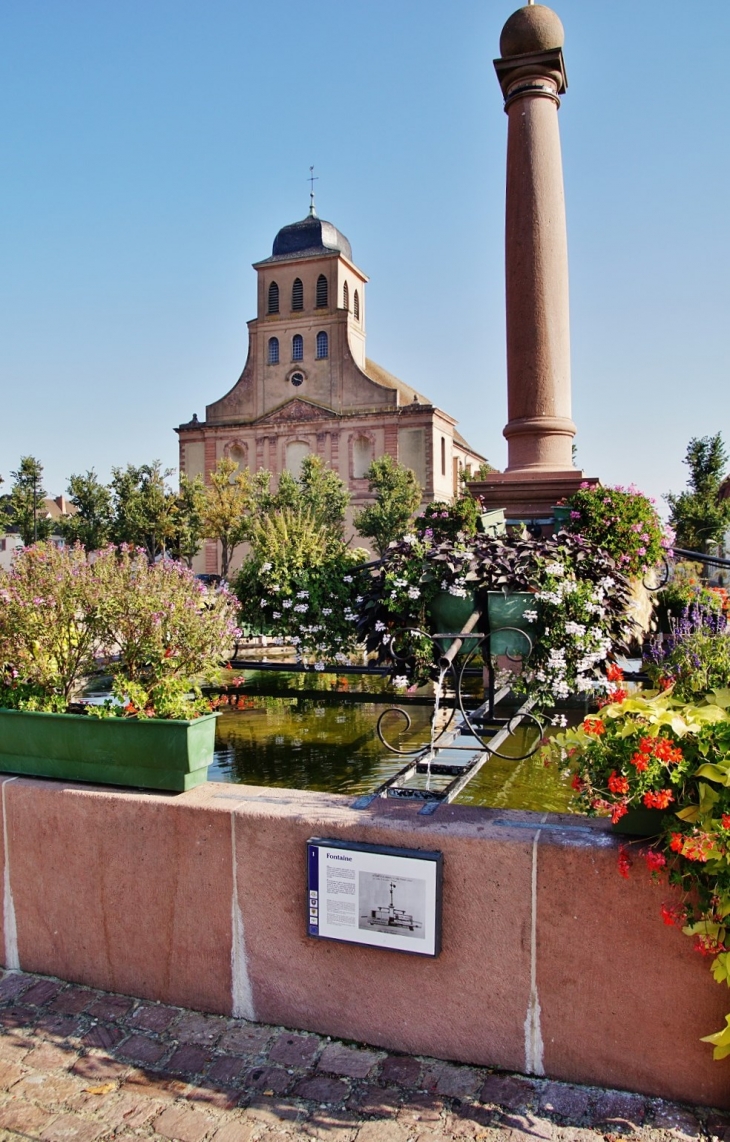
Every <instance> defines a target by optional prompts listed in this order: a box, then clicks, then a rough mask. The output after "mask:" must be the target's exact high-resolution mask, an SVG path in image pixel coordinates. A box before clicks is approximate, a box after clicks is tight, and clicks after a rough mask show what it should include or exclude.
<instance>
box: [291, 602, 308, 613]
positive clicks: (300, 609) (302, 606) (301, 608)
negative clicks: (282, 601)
mask: <svg viewBox="0 0 730 1142" xmlns="http://www.w3.org/2000/svg"><path fill="white" fill-rule="evenodd" d="M294 610H295V611H298V612H299V614H300V615H305V614H306V613H307V611H308V610H309V605H308V604H307V603H297V605H296V606H295V608H294Z"/></svg>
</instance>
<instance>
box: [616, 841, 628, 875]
mask: <svg viewBox="0 0 730 1142" xmlns="http://www.w3.org/2000/svg"><path fill="white" fill-rule="evenodd" d="M630 870H631V861H630V860H629V858H628V855H627V853H626V849H625V848H624V847H623V845H622V846H621V848H620V849H619V850H618V873H619V876H622V877H623V878H624V880H628V879H629V872H630Z"/></svg>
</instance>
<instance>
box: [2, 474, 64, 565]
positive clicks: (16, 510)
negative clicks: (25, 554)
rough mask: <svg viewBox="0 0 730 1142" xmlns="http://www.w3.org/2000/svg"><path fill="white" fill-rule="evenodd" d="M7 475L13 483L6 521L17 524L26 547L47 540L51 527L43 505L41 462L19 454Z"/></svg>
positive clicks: (44, 497) (44, 493)
mask: <svg viewBox="0 0 730 1142" xmlns="http://www.w3.org/2000/svg"><path fill="white" fill-rule="evenodd" d="M10 475H11V477H12V480H13V483H12V485H11V488H10V496H9V499H8V501H7V504H8V506H7V518H8V522H9V523H10V525H11V526H14V527H17V529H18V531H19V532H20V538H21V539H22V541H23V543H24V545H25V546H26V547H29V546H30V544H31V543H36V542H37V541H38V540H40V539H47V538H48V536H49V535H50V534H51V528H52V526H53V525H52V521H51V519H50V518H49V516H48V513H47V511H46V505H45V499H46V492H45V489H44V487H43V465H42V464H41V462H40V460H36V458H35V456H22V457H21V459H20V466H19V467H18V470H17V471H16V472H11V473H10Z"/></svg>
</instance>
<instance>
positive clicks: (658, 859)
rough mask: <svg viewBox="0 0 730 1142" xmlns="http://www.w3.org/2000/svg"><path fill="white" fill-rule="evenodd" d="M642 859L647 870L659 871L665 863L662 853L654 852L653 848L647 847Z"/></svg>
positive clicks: (665, 859)
mask: <svg viewBox="0 0 730 1142" xmlns="http://www.w3.org/2000/svg"><path fill="white" fill-rule="evenodd" d="M644 860H645V861H646V866H647V868H648V869H649V872H659V870H660V869H661V868H664V867H665V866H666V863H667V858H666V857H665V855H664V853H658V852H655V851H654V849H649V851H648V852H646V853H644Z"/></svg>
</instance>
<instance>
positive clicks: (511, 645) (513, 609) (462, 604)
mask: <svg viewBox="0 0 730 1142" xmlns="http://www.w3.org/2000/svg"><path fill="white" fill-rule="evenodd" d="M475 599H476V596H475V595H467V597H466V598H463V597H461V596H459V595H450V594H449V593H448V591H441V592H440V593H439V594H438V595H437V596H436V597H435V599H434V600H433V601H432V603H431V620H432V629H433V630H434V631H436V632H438V631H448V632H449V633H450V634H451V633H456V632H457V631H460V630H462V628H463V626H464V624H465V623H466V621H467V619H468V618H469V616H470V615H471V614H472V613H473V611H474V608H475V606H476V601H475ZM487 604H488V608H489V611H488V613H489V629H490V631H491V632H492V637H491V639H490V640H489V643H488V644H487V645H488V650H487V645H485V652H487V653H491V654H506V655H509V657H510V658H524V657H526V656H527V653H528V651H529V649H530V646H531V643H532V640H533V638H534V630H535V624H534V623H532V622H530V621H529V620H528V619H526V618H525V611H530V610H536V609H537V603H536V601H535V596H534V595H533V594H531V593H530V592H529V591H510V592H507V593H506V594H505V593H504V592H503V591H487ZM504 627H511V628H515V627H516V628H517V629H516V630H514V629H512V630H503V629H502V628H504ZM519 631H524V632H525V634H527V635H528V636H529V639H530V642H528V641H527V639H525V638H523V636H522V635H521V634H519V633H518V632H519ZM440 642H441V643H442V645H443V649H444V651H446V650H448V649H449V647H450V646H451V639H441V640H440ZM477 645H478V640H477V639H475V638H465V639H464V645H463V647H462V654H469V653H470V651H471V650H473V649H474V648H475V647H476V646H477Z"/></svg>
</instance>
